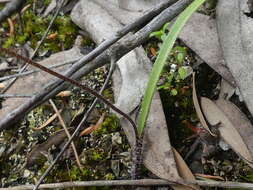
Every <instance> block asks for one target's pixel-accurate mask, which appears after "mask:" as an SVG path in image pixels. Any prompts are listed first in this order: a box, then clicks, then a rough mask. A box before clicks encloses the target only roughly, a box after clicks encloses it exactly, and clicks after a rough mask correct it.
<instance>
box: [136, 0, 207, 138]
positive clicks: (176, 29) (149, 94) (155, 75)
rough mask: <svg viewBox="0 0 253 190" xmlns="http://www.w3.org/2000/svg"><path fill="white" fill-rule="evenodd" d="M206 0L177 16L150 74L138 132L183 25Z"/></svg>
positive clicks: (145, 118)
mask: <svg viewBox="0 0 253 190" xmlns="http://www.w3.org/2000/svg"><path fill="white" fill-rule="evenodd" d="M204 2H205V0H195V1H194V2H193V3H191V4H190V5H189V6H188V7H187V8H186V9H185V10H184V11H183V12H182V13H181V14H180V15H179V16H178V18H177V20H176V21H175V23H174V24H173V26H172V27H171V30H170V32H169V34H168V35H167V37H166V39H165V40H164V42H163V44H162V47H161V50H160V53H159V55H158V57H157V59H156V61H155V63H154V66H153V69H152V71H151V74H150V78H149V81H148V86H147V89H146V92H145V95H144V99H143V102H142V105H141V113H140V118H139V120H138V134H139V135H142V132H143V130H144V127H145V124H146V120H147V117H148V114H149V110H150V105H151V102H152V98H153V96H154V93H155V90H156V85H157V82H158V80H159V77H160V74H161V72H162V70H163V67H164V65H165V63H166V60H167V57H168V56H169V53H170V51H171V49H172V47H173V45H174V43H175V41H176V39H177V37H178V35H179V33H180V31H181V30H182V28H183V26H184V25H185V23H186V22H187V20H188V19H189V18H190V16H191V15H192V14H193V13H194V12H195V11H196V10H197V9H198V8H199V6H200V5H202V4H203V3H204Z"/></svg>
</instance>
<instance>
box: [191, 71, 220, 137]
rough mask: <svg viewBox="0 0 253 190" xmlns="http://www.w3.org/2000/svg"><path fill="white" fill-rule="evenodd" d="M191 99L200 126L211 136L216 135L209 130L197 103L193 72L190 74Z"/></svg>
mask: <svg viewBox="0 0 253 190" xmlns="http://www.w3.org/2000/svg"><path fill="white" fill-rule="evenodd" d="M192 99H193V104H194V107H195V110H196V113H197V115H198V118H199V121H200V123H201V124H202V126H203V127H204V128H205V129H206V130H207V131H208V132H209V133H210V134H211V135H212V136H216V135H215V134H213V133H212V132H211V130H210V129H209V127H208V125H207V123H206V120H205V118H204V115H203V113H202V111H201V108H200V105H199V101H198V97H197V92H196V84H195V72H193V74H192Z"/></svg>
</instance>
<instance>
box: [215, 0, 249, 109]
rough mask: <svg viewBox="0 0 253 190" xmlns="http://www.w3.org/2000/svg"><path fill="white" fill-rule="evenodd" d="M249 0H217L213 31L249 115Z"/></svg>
mask: <svg viewBox="0 0 253 190" xmlns="http://www.w3.org/2000/svg"><path fill="white" fill-rule="evenodd" d="M250 2H252V1H251V0H233V1H227V0H219V1H218V5H217V8H216V11H217V14H216V15H217V18H216V21H217V30H218V36H219V42H220V45H221V49H222V51H221V52H222V53H223V57H224V60H225V62H226V66H227V67H228V68H229V70H230V71H231V73H232V75H233V77H234V79H235V81H236V84H237V85H238V87H239V89H240V93H241V94H242V97H243V99H244V101H245V103H246V105H247V107H248V109H249V111H250V112H251V114H253V99H252V97H253V85H252V78H253V72H252V71H253V59H252V57H253V51H252V49H253V38H252V36H253V19H252V17H251V16H250V15H249V14H251V10H250V9H251V8H250V6H249V4H250Z"/></svg>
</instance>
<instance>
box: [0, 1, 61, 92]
mask: <svg viewBox="0 0 253 190" xmlns="http://www.w3.org/2000/svg"><path fill="white" fill-rule="evenodd" d="M20 1H21V0H20ZM63 3H64V0H62V1H61V2H60V4H59V6H58V9H57V10H56V12H55V14H54V16H53V18H52V20H51V21H50V23H49V25H48V27H47V30H46V31H45V33H44V35H43V36H42V38H41V40H40V41H39V43H38V44H37V46H36V48H35V50H34V51H33V53H32V55H31V56H30V59H33V58H34V56H35V55H36V53H37V51H38V50H39V48H40V46H41V45H42V43H43V42H44V40H45V39H46V37H47V35H48V33H49V30H50V29H51V27H52V25H53V23H54V21H55V19H56V17H57V16H58V14H59V12H60V10H61V8H62V6H63ZM28 65H29V64H25V65H24V66H23V67H22V68H21V69H20V71H19V74H20V73H22V72H24V71H25V70H26V68H27V67H28ZM16 80H17V78H13V79H12V80H11V81H10V82H9V84H8V85H7V86H6V87H5V88H4V89H3V90H2V93H4V92H6V91H7V90H8V89H9V88H10V87H11V86H12V84H13V83H14V82H15V81H16Z"/></svg>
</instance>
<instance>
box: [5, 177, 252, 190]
mask: <svg viewBox="0 0 253 190" xmlns="http://www.w3.org/2000/svg"><path fill="white" fill-rule="evenodd" d="M175 184H177V182H172V181H167V180H163V179H140V180H112V181H109V180H106V181H102V180H98V181H73V182H62V183H49V184H41V185H40V187H39V189H56V188H60V189H63V188H71V187H94V186H97V187H98V186H169V185H175ZM185 184H188V185H190V184H191V185H193V184H194V185H199V186H203V187H221V188H239V189H240V188H241V189H253V184H252V183H237V182H232V181H226V182H219V181H200V180H196V181H191V182H185ZM33 188H34V185H21V186H16V187H8V188H0V190H30V189H33Z"/></svg>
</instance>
